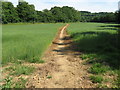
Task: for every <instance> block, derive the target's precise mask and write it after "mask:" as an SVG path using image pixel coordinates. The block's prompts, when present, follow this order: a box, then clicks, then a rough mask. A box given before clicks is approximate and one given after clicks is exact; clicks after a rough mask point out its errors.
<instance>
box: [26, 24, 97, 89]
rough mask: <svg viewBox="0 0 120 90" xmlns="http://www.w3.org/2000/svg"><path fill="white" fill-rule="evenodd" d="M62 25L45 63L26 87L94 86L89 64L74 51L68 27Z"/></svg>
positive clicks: (32, 76)
mask: <svg viewBox="0 0 120 90" xmlns="http://www.w3.org/2000/svg"><path fill="white" fill-rule="evenodd" d="M68 26H69V25H68V24H67V25H65V26H64V27H62V28H61V29H60V30H59V31H58V34H57V35H56V38H55V39H54V41H53V44H51V46H50V47H49V49H48V50H47V51H46V53H45V55H44V56H43V59H44V60H46V63H45V64H42V65H41V66H39V67H38V69H37V71H36V72H35V73H34V74H33V75H31V77H30V79H29V80H28V82H27V84H26V87H27V88H28V87H29V88H93V87H95V84H93V83H92V82H91V81H90V80H89V78H88V77H89V75H90V74H89V73H88V72H87V70H88V68H89V66H85V65H83V64H82V63H83V62H84V61H82V60H81V59H80V53H78V52H73V51H72V50H71V49H70V48H69V46H70V45H71V42H72V41H71V39H70V36H69V35H68V34H67V31H66V30H67V29H66V28H67V27H68Z"/></svg>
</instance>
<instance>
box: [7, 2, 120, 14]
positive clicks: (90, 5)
mask: <svg viewBox="0 0 120 90" xmlns="http://www.w3.org/2000/svg"><path fill="white" fill-rule="evenodd" d="M8 1H11V2H12V3H13V4H14V5H15V6H16V5H17V3H18V0H8ZM24 1H27V2H29V3H30V4H34V5H35V9H36V10H40V11H41V10H43V9H50V8H51V7H54V6H60V7H62V6H71V7H74V8H75V9H77V10H79V11H91V12H106V11H107V12H115V11H116V10H117V9H118V1H120V0H24Z"/></svg>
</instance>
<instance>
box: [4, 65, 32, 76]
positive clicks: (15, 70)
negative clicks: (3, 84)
mask: <svg viewBox="0 0 120 90" xmlns="http://www.w3.org/2000/svg"><path fill="white" fill-rule="evenodd" d="M6 70H10V71H11V73H10V74H11V75H18V76H19V75H22V74H24V75H29V74H31V73H32V72H33V71H34V68H33V67H30V66H29V67H28V66H24V65H15V66H14V67H9V68H7V69H6Z"/></svg>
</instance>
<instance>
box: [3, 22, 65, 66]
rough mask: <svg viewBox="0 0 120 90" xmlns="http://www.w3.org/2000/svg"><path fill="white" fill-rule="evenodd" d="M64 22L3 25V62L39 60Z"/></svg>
mask: <svg viewBox="0 0 120 90" xmlns="http://www.w3.org/2000/svg"><path fill="white" fill-rule="evenodd" d="M63 25H64V24H16V25H15V24H11V25H3V32H2V45H3V50H2V53H3V57H2V64H6V63H8V62H17V61H18V60H25V61H28V62H37V61H39V59H40V57H41V55H42V54H43V52H44V51H45V50H46V49H47V47H48V46H49V45H50V43H51V41H52V40H53V38H54V37H55V35H56V32H57V30H58V29H59V28H60V27H61V26H63Z"/></svg>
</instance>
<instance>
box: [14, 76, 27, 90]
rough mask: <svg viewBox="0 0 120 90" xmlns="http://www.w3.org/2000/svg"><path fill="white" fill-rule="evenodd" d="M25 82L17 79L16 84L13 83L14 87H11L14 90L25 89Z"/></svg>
mask: <svg viewBox="0 0 120 90" xmlns="http://www.w3.org/2000/svg"><path fill="white" fill-rule="evenodd" d="M26 82H27V80H26V79H24V78H22V77H20V78H18V82H15V85H14V86H13V87H14V88H25V84H26Z"/></svg>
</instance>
